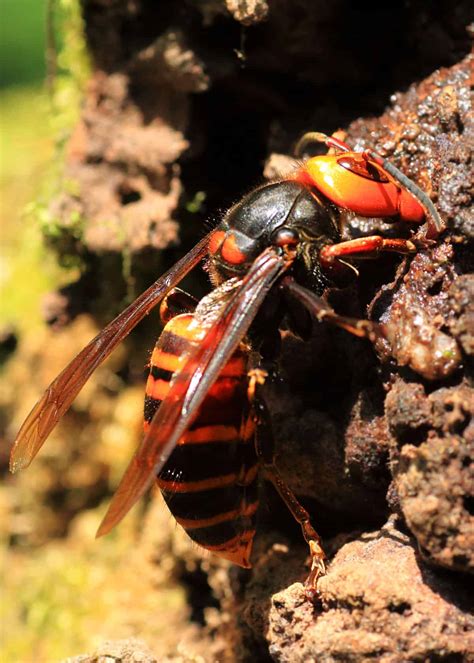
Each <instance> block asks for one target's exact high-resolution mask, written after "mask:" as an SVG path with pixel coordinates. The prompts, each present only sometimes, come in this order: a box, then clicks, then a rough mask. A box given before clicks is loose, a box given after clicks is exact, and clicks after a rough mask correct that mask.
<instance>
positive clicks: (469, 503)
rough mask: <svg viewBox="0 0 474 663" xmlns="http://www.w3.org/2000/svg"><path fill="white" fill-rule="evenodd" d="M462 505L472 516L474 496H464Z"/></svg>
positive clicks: (473, 512)
mask: <svg viewBox="0 0 474 663" xmlns="http://www.w3.org/2000/svg"><path fill="white" fill-rule="evenodd" d="M463 505H464V508H465V509H466V511H467V512H468V513H469V514H470V515H471V516H474V495H465V496H464V498H463Z"/></svg>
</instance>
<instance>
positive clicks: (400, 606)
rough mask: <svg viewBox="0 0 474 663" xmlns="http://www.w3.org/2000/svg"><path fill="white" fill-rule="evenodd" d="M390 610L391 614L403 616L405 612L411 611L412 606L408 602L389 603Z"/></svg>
mask: <svg viewBox="0 0 474 663" xmlns="http://www.w3.org/2000/svg"><path fill="white" fill-rule="evenodd" d="M388 609H389V611H390V612H396V613H398V614H399V615H403V614H404V613H405V612H408V611H409V610H411V605H410V604H409V603H407V602H406V601H402V602H401V603H389V605H388Z"/></svg>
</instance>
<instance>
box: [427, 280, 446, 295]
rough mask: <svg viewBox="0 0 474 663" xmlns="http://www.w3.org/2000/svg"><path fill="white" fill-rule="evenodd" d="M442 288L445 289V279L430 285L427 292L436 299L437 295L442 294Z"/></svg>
mask: <svg viewBox="0 0 474 663" xmlns="http://www.w3.org/2000/svg"><path fill="white" fill-rule="evenodd" d="M442 288H443V279H439V281H435V282H434V283H433V285H430V287H429V288H428V290H427V292H428V294H429V295H431V296H432V297H436V295H439V294H440V292H441V290H442Z"/></svg>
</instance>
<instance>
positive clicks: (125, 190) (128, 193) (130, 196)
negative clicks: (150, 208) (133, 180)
mask: <svg viewBox="0 0 474 663" xmlns="http://www.w3.org/2000/svg"><path fill="white" fill-rule="evenodd" d="M118 194H119V197H120V202H121V204H122V205H130V203H136V202H138V201H139V200H141V197H142V194H141V193H140V192H139V191H136V190H135V189H132V188H131V187H129V186H127V185H121V186H120V187H119V190H118Z"/></svg>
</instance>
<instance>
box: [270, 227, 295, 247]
mask: <svg viewBox="0 0 474 663" xmlns="http://www.w3.org/2000/svg"><path fill="white" fill-rule="evenodd" d="M299 241H300V238H299V235H298V233H297V232H296V230H293V228H285V227H283V228H277V230H275V232H274V233H273V235H272V243H273V244H274V245H275V246H280V247H284V246H296V245H297V244H299Z"/></svg>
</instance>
